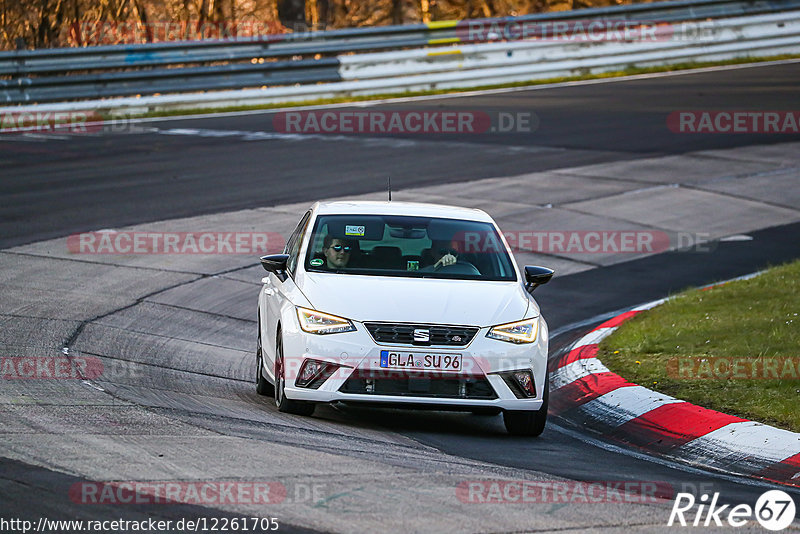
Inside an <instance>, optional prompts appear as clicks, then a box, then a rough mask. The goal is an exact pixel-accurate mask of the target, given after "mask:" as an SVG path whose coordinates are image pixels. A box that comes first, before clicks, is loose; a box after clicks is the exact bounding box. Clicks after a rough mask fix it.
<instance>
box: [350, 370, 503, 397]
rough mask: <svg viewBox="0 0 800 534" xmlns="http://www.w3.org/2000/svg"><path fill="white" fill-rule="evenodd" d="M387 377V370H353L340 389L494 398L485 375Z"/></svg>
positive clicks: (351, 391) (358, 391)
mask: <svg viewBox="0 0 800 534" xmlns="http://www.w3.org/2000/svg"><path fill="white" fill-rule="evenodd" d="M400 373H401V372H398V373H397V374H398V376H397V377H393V376H391V374H390V375H389V376H387V372H386V371H383V372H381V371H378V372H374V371H356V372H354V373H353V374H352V375H350V377H349V378H348V379H347V380H346V381H345V383H344V384H342V386H341V387H340V388H339V391H340V392H342V393H358V394H362V395H397V396H400V397H437V398H445V399H484V400H490V399H496V398H497V394H496V393H495V392H494V389H493V388H492V386H491V385H490V384H489V381H488V380H486V378H484V377H478V376H470V377H463V376H462V377H453V378H443V377H432V378H414V377H409V376H407V375H406V376H402V375H401V374H400Z"/></svg>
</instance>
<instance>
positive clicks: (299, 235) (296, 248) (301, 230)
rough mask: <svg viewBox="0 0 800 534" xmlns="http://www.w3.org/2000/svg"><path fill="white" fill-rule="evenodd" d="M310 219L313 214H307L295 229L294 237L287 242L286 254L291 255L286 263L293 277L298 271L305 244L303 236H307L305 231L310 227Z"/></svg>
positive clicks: (290, 237)
mask: <svg viewBox="0 0 800 534" xmlns="http://www.w3.org/2000/svg"><path fill="white" fill-rule="evenodd" d="M310 217H311V212H310V211H308V212H306V214H305V215H304V216H303V218H302V219H301V220H300V222H299V223H298V224H297V228H295V229H294V232H292V235H291V236H289V240H288V241H287V242H286V248H285V249H284V254H288V255H289V259H288V260H287V261H286V269H287V270H288V271H289V272H290V273H291V274H292V275H294V273H295V271H296V270H297V259H298V256H299V254H300V245H301V244H302V243H303V236H304V235H305V230H306V227H307V226H308V220H309V218H310Z"/></svg>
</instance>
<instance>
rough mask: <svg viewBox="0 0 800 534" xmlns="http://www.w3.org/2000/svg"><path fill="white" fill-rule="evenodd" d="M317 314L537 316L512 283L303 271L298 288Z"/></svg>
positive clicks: (462, 320) (446, 319) (397, 318)
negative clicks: (300, 285) (317, 311)
mask: <svg viewBox="0 0 800 534" xmlns="http://www.w3.org/2000/svg"><path fill="white" fill-rule="evenodd" d="M300 289H301V290H302V292H303V293H304V294H305V296H306V298H308V300H309V301H310V303H311V305H312V306H313V307H314V308H315V309H317V310H319V311H324V312H327V313H332V314H334V315H339V316H341V317H346V318H348V319H353V320H356V321H359V322H364V321H385V322H410V323H434V324H461V325H475V326H493V325H497V324H502V323H508V322H512V321H519V320H520V319H524V318H525V314H526V312H527V311H528V306H529V305H530V306H531V307H532V308H533V309H532V310H531V311H530V312H529V314H528V315H529V316H534V315H538V313H539V309H538V307H537V306H536V304H535V303H534V302H532V301H531V300H529V299H528V295H527V293H526V292H525V289H524V288H523V287H522V285H521V284H520V283H518V282H488V281H477V280H440V279H432V278H400V277H387V276H362V275H341V274H338V275H337V274H328V273H306V274H305V277H304V279H303V283H302V287H301V288H300Z"/></svg>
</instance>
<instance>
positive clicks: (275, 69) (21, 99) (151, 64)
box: [0, 0, 800, 105]
mask: <svg viewBox="0 0 800 534" xmlns="http://www.w3.org/2000/svg"><path fill="white" fill-rule="evenodd" d="M791 8H800V0H772V1H760V0H757V1H746V0H681V1H677V2H661V3H652V4H633V5H626V6H614V7H609V8H593V9H584V10H576V11H572V12H561V13H545V14H538V15H528V16H524V17H507V18H499V19H478V20H467V21H449V22H442V23H432V24H429V25H410V26H389V27H382V28H362V29H351V30H334V31H329V32H320V33H316V34H286V35H281V36H267V37H265V38H264V40H262V41H258V42H252V41H250V42H247V41H245V42H240V41H213V42H207V41H197V42H172V43H157V44H149V45H130V46H113V47H112V46H102V47H93V48H69V49H53V50H34V51H19V52H5V53H0V75H4V76H5V77H6V79H1V80H0V102H2V101H5V102H6V103H7V104H20V103H34V102H36V103H41V102H55V101H64V100H77V99H87V98H108V97H120V96H126V95H137V96H140V95H149V94H156V93H186V92H190V91H206V90H224V89H241V88H247V87H261V88H262V95H263V91H270V92H271V93H273V94H275V95H276V97H277V98H284V97H283V96H282V95H281V93H285V91H281V89H287V88H285V87H284V88H281V87H278V86H288V85H295V87H291V88H288V89H290V91H289V93H291V94H296V95H298V96H301V95H303V94H307V93H309V91H308V89H310V90H311V93H315V94H319V95H320V97H323V95H324V96H325V97H326V96H328V93H332V95H333V96H336V95H337V94H341V91H345V92H346V93H347V94H369V92H373V93H374V92H387V91H393V90H420V89H432V88H433V89H435V88H446V87H453V86H467V87H468V86H470V85H475V83H474V81H480V82H481V84H484V85H485V84H486V83H487V80H491V83H505V82H509V81H522V80H531V79H534V78H537V77H538V78H542V77H555V76H568V75H572V74H576V73H583V72H590V71H591V72H599V71H602V70H604V69H605V70H611V69H613V68H618V67H620V66H622V67H625V66H629V65H641V66H644V65H649V64H656V63H663V62H665V61H672V62H674V61H675V59H676V58H680V59H682V60H702V59H717V58H723V57H724V58H729V57H740V56H741V55H742V52H747V51H748V50H749V51H752V52H757V53H759V54H760V55H766V54H767V53H769V54H770V55H774V54H779V53H797V48H798V47H797V46H795V45H796V44H797V43H798V42H800V40H798V39H797V34H796V33H792V32H794V31H795V28H796V23H797V21H796V18H797V15H796V14H793V12H791V11H790V12H788V13H783V11H785V10H787V9H791ZM753 12H756V13H763V12H767V13H772V14H770V15H761V16H755V17H732V18H727V19H718V20H715V21H710V22H697V23H695V24H694V26H693V27H694V28H697V29H699V30H702V31H706V30H708V31H722V30H723V29H724V30H725V31H726V32H727V33H725V34H724V35H719V36H717V35H715V36H714V37H713V39H710V40H703V39H691V40H676V39H670V40H664V41H663V42H662V41H657V42H652V43H651V42H647V43H638V42H610V43H609V42H603V43H596V42H590V43H579V44H570V43H564V42H559V41H555V42H547V41H542V40H523V41H508V42H495V43H482V44H467V45H463V46H460V47H458V48H454V47H453V46H452V45H453V44H456V43H459V42H465V41H467V42H469V40H470V33H469V31H467V29H468V28H470V27H472V26H479V27H480V26H485V27H508V26H510V25H522V24H528V25H534V26H535V25H537V24H545V23H549V22H555V21H569V20H572V21H576V20H577V21H588V20H614V21H617V20H619V21H622V20H628V21H634V22H635V21H641V22H648V23H652V22H662V23H663V22H665V21H666V20H675V21H679V20H680V21H694V20H701V21H702V20H704V19H706V18H708V17H709V16H710V15H712V14H716V15H721V16H722V15H724V16H730V15H731V14H740V13H753ZM776 12H778V13H776ZM770 17H772V18H770ZM787 22H788V25H787ZM657 31H662V32H663V31H670V32H675V31H676V26H674V25H668V26H658V27H657ZM792 39H794V42H791V40H792ZM433 45H450V46H447V47H446V48H438V49H434V50H432V49H430V48H427V47H429V46H433ZM395 48H411V49H405V50H397V51H388V52H374V51H375V50H385V49H395ZM362 50H370V51H371V52H370V53H364V54H352V52H358V51H362ZM737 50H738V52H737ZM333 53H337V54H340V55H334V56H333V57H329V56H330V54H333ZM737 54H738V55H737ZM287 56H292V57H295V56H299V57H300V59H292V60H288V61H287V60H279V59H278V60H276V58H285V57H287ZM310 56H314V57H316V56H323V57H319V58H317V59H310V58H309V57H310ZM206 62H214V63H220V62H225V64H222V65H219V64H214V65H204V66H192V67H181V68H158V67H159V66H161V67H163V66H165V65H169V66H174V65H178V64H202V63H206ZM115 69H116V70H115ZM119 69H124V70H119ZM96 71H104V72H96ZM55 73H58V74H61V75H54V74H55ZM349 80H354V81H352V82H348V81H349ZM356 80H357V81H356ZM319 82H327V83H323V84H319V85H316V84H318V83H319ZM348 83H349V84H350V85H353V84H355V85H354V86H353V87H349V86H348V85H347V84H348ZM296 84H300V85H299V86H296ZM342 84H344V85H342ZM264 86H268V87H267V88H264ZM306 86H308V87H306ZM248 94H249V93H248ZM167 96H170V97H174V96H178V95H167ZM217 96H219V97H222V95H221V94H217ZM194 97H196V98H199V99H201V100H208V98H207V97H204V96H200V95H193V98H194ZM242 97H243V95H242ZM159 98H162V99H163V98H164V97H159ZM214 98H215V97H214V95H213V94H212V95H211V99H212V100H213V99H214ZM225 98H226V99H227V97H225ZM137 100H140V99H137ZM172 100H175V99H174V98H173V99H172ZM179 100H180V99H179ZM239 100H240V99H239ZM237 105H238V104H237Z"/></svg>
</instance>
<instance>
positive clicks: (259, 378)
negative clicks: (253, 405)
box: [256, 316, 275, 397]
mask: <svg viewBox="0 0 800 534" xmlns="http://www.w3.org/2000/svg"><path fill="white" fill-rule="evenodd" d="M263 369H264V350H263V345H262V344H261V317H260V316H259V318H258V342H257V345H256V393H258V394H259V395H264V396H270V397H271V396H273V395H275V387H274V386H273V385H272V384H270V383H269V380H267V379H266V378H264V372H263Z"/></svg>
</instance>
